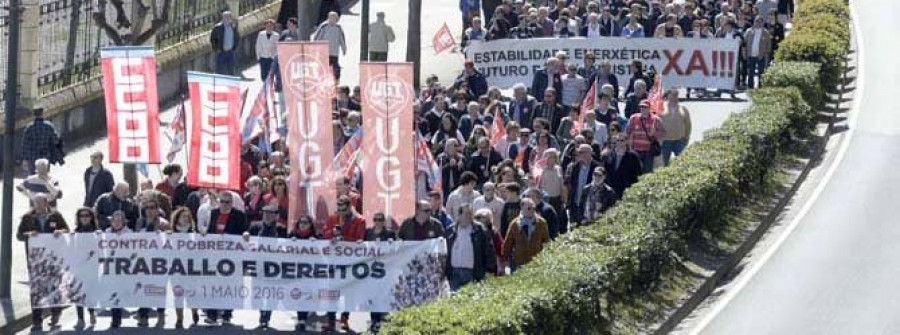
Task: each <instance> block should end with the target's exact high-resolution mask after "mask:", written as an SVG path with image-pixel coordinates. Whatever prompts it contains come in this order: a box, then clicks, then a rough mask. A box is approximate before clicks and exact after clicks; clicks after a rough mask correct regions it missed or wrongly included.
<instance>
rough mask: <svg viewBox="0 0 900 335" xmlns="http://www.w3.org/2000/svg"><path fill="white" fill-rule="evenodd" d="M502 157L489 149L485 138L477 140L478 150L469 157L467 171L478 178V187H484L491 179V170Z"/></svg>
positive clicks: (487, 140)
mask: <svg viewBox="0 0 900 335" xmlns="http://www.w3.org/2000/svg"><path fill="white" fill-rule="evenodd" d="M501 161H503V157H501V156H500V153H499V152H497V150H494V148H491V141H490V140H489V139H488V138H487V137H482V138H479V139H478V150H477V151H475V152H473V153H472V155H471V156H469V161H468V164H467V166H468V167H467V168H466V170H467V171H472V172H473V173H475V175H476V176H478V185H484V183H486V182H488V181H489V180H490V179H491V170H493V168H494V167H495V166H497V165H498V164H500V162H501Z"/></svg>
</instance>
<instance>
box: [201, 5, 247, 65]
mask: <svg viewBox="0 0 900 335" xmlns="http://www.w3.org/2000/svg"><path fill="white" fill-rule="evenodd" d="M240 41H241V37H240V35H238V30H237V24H235V22H234V14H232V13H231V12H229V11H224V12H222V22H219V23H218V24H216V26H215V27H213V30H212V33H211V34H209V44H210V45H212V48H213V51H214V52H215V53H216V66H215V71H216V73H218V74H226V75H234V74H235V70H234V64H235V61H234V50H236V49H237V47H238V44H239V43H240Z"/></svg>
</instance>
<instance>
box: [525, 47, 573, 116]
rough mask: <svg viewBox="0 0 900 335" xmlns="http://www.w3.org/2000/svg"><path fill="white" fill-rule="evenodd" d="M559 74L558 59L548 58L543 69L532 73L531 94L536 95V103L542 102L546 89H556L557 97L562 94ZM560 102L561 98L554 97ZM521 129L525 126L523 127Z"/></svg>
mask: <svg viewBox="0 0 900 335" xmlns="http://www.w3.org/2000/svg"><path fill="white" fill-rule="evenodd" d="M560 72H561V71H560V60H559V58H556V57H550V58H547V61H546V62H545V63H544V68H543V69H540V70H538V71H537V72H535V73H534V79H532V82H531V93H532V94H535V95H536V98H537V100H538V101H540V102H543V101H544V96H543V93H544V91H546V90H547V88H548V87H553V88H554V89H556V93H557V95H561V94H562V88H563V87H562V76H561V75H560ZM561 100H562V97H561V96H557V97H556V101H561ZM523 127H525V126H524V125H523ZM526 128H527V127H526Z"/></svg>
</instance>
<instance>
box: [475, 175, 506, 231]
mask: <svg viewBox="0 0 900 335" xmlns="http://www.w3.org/2000/svg"><path fill="white" fill-rule="evenodd" d="M482 191H484V194H483V195H482V196H480V197H478V198H475V201H474V202H473V207H474V209H475V212H478V211H480V210H482V209H488V210H490V211H491V216H492V219H493V220H492V221H491V222H494V225H493V226H494V230H496V231H497V232H498V233H499V232H500V215H501V214H502V213H503V203H504V202H503V199H500V197H498V196H497V193H496V192H497V186H496V185H494V183H492V182H487V183H484V186H482Z"/></svg>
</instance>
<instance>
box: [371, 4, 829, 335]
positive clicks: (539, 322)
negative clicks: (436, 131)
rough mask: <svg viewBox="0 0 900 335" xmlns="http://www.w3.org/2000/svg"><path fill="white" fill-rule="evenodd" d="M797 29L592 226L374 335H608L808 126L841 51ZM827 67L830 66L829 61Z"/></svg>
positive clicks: (822, 8)
mask: <svg viewBox="0 0 900 335" xmlns="http://www.w3.org/2000/svg"><path fill="white" fill-rule="evenodd" d="M833 3H834V1H825V0H807V1H806V2H804V4H803V5H802V6H801V8H803V10H804V11H805V12H804V13H832V14H829V15H841V11H840V10H835V9H833V8H832V7H831V6H833ZM835 13H836V14H835ZM809 15H813V14H809ZM799 30H800V31H799V32H797V33H792V34H791V35H790V37H789V38H788V39H787V40H786V41H785V42H784V43H783V44H782V48H781V50H779V56H778V58H777V59H778V60H779V61H778V62H776V63H775V65H774V66H772V67H771V68H770V70H769V71H770V72H769V73H768V74H766V76H765V77H764V79H763V82H764V83H765V87H764V88H761V89H758V90H753V91H751V92H750V96H751V98H752V100H753V105H751V106H750V107H748V108H747V109H746V110H745V111H744V112H743V113H735V114H732V115H731V116H730V117H729V118H728V120H726V121H725V123H724V124H723V125H722V126H721V127H720V128H718V129H714V130H711V131H708V132H707V133H706V135H705V138H704V140H702V141H700V142H697V143H695V144H692V145H691V146H689V147H688V148H687V150H685V152H684V153H683V154H682V155H681V156H680V157H679V158H678V159H677V160H675V161H674V163H673V164H672V165H671V166H670V167H667V168H662V169H658V170H656V172H654V173H652V174H649V175H645V176H642V177H641V179H640V181H639V182H638V183H637V184H635V185H634V186H632V187H631V188H629V189H628V191H626V192H625V195H624V197H623V199H622V200H621V201H620V202H619V203H618V204H617V205H616V206H614V207H613V208H611V209H610V210H609V212H607V214H606V215H605V216H604V217H603V218H601V219H600V220H598V222H596V223H594V224H592V225H590V226H587V227H583V228H578V229H574V230H573V231H571V232H570V233H569V234H566V235H563V236H562V237H560V238H559V239H558V240H556V241H554V242H551V243H550V244H549V245H548V246H547V247H546V248H545V249H544V251H543V252H542V253H541V254H540V255H538V256H537V258H535V260H534V261H533V262H532V263H530V264H528V265H526V266H524V267H522V268H521V269H519V271H517V272H516V273H515V274H514V275H512V276H507V277H501V278H494V279H489V280H487V281H485V282H483V283H478V284H473V285H469V286H467V287H465V288H463V289H462V290H461V291H460V292H458V294H456V295H454V296H452V297H449V298H446V299H442V300H440V301H437V302H433V303H429V304H425V305H421V306H417V307H412V308H408V309H405V310H403V311H400V312H397V313H394V314H392V315H390V316H389V317H388V320H387V322H386V323H385V325H384V327H383V328H382V332H384V333H385V334H520V333H529V334H564V333H578V332H580V331H583V332H585V333H602V332H608V331H610V330H612V328H611V326H610V324H609V318H610V317H615V314H616V312H617V311H616V310H615V309H614V308H610V304H612V306H617V305H616V304H617V303H618V302H621V301H628V300H634V299H640V297H641V296H642V294H643V292H646V290H647V289H649V288H651V287H653V285H654V284H656V282H657V281H658V280H659V279H660V274H661V271H663V269H665V268H666V266H668V265H671V264H673V263H674V262H675V259H674V257H672V255H674V254H676V253H678V252H679V251H682V250H683V248H685V246H686V245H688V243H690V240H691V239H692V238H694V237H696V236H698V234H699V233H703V232H713V231H716V230H718V229H721V228H722V227H721V225H722V224H723V217H725V216H727V214H729V213H732V212H733V211H735V210H737V209H738V206H740V205H741V204H742V199H746V197H747V196H748V195H749V194H753V193H754V192H756V191H757V190H758V189H759V188H758V186H759V184H760V183H761V182H763V181H764V180H765V179H766V177H767V174H769V173H771V172H772V168H773V165H774V164H775V161H776V159H775V158H776V157H777V156H778V155H780V154H782V153H784V152H786V151H787V150H788V149H789V147H790V146H792V145H793V143H794V142H795V141H796V139H797V137H803V136H806V135H808V134H809V133H810V132H811V131H812V129H813V127H814V126H815V116H816V114H815V112H814V111H813V109H812V108H810V105H813V106H820V105H821V101H822V99H823V98H824V97H823V94H822V90H821V88H822V87H833V84H835V83H836V82H837V78H839V73H838V72H836V71H840V70H841V69H842V66H841V65H842V64H843V58H842V57H843V56H844V54H845V52H846V46H844V47H842V46H840V45H839V44H840V41H834V38H833V37H834V36H825V35H827V34H829V33H828V32H822V33H817V32H816V31H815V30H814V29H799ZM829 38H831V39H832V40H831V41H829V40H828V39H829ZM785 49H786V50H785ZM782 50H783V51H782ZM786 60H791V61H794V60H796V61H800V62H783V61H786ZM835 60H837V61H838V62H837V64H838V65H829V64H831V63H828V61H835ZM782 62H783V63H782ZM804 62H805V63H804ZM808 62H815V63H817V64H826V65H827V66H822V71H818V70H817V69H818V65H817V64H813V63H808ZM828 85H832V86H828Z"/></svg>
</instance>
